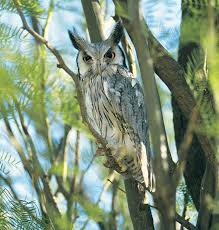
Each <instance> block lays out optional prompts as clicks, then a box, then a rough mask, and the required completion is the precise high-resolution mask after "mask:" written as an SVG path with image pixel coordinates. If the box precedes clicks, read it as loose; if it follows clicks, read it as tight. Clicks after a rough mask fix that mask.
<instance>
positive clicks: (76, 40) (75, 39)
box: [68, 28, 86, 50]
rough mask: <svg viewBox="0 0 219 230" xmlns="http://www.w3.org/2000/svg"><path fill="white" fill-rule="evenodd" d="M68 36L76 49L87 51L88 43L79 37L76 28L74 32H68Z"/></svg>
mask: <svg viewBox="0 0 219 230" xmlns="http://www.w3.org/2000/svg"><path fill="white" fill-rule="evenodd" d="M68 35H69V38H70V39H71V42H72V44H73V46H74V47H75V49H77V50H84V49H85V47H86V41H85V40H84V39H83V38H81V37H80V36H79V35H78V33H77V31H76V30H75V28H73V31H70V30H68Z"/></svg>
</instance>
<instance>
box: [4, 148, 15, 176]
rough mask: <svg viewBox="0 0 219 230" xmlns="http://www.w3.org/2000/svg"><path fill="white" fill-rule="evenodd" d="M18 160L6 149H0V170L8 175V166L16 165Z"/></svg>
mask: <svg viewBox="0 0 219 230" xmlns="http://www.w3.org/2000/svg"><path fill="white" fill-rule="evenodd" d="M18 163H19V161H17V160H16V159H15V158H14V157H13V156H12V155H11V154H10V153H8V152H6V151H0V171H1V172H2V173H3V174H5V175H8V174H9V172H10V170H9V168H10V167H17V165H18Z"/></svg>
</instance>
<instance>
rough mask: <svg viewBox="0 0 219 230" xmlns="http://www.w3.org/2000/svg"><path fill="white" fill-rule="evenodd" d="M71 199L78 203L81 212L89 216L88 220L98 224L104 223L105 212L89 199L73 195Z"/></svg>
mask: <svg viewBox="0 0 219 230" xmlns="http://www.w3.org/2000/svg"><path fill="white" fill-rule="evenodd" d="M73 199H74V200H75V201H77V202H79V203H80V205H81V207H82V208H83V210H84V211H85V212H86V214H87V215H88V216H89V218H90V219H92V220H94V221H96V222H98V221H102V222H104V220H105V218H106V216H105V211H104V210H103V209H101V208H99V206H98V205H97V204H95V203H93V202H91V201H90V199H88V198H85V197H84V196H81V195H79V194H78V195H73Z"/></svg>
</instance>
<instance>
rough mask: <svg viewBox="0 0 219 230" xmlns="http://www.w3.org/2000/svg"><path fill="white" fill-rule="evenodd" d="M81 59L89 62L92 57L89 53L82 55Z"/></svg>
mask: <svg viewBox="0 0 219 230" xmlns="http://www.w3.org/2000/svg"><path fill="white" fill-rule="evenodd" d="M83 60H84V62H86V63H88V62H90V61H91V60H92V57H91V56H89V55H86V56H84V57H83Z"/></svg>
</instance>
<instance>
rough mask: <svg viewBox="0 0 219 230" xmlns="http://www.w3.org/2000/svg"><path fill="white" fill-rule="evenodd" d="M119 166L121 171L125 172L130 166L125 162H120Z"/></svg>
mask: <svg viewBox="0 0 219 230" xmlns="http://www.w3.org/2000/svg"><path fill="white" fill-rule="evenodd" d="M118 165H119V167H120V171H121V173H124V172H125V171H127V169H128V167H127V166H126V165H124V164H121V163H118Z"/></svg>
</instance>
